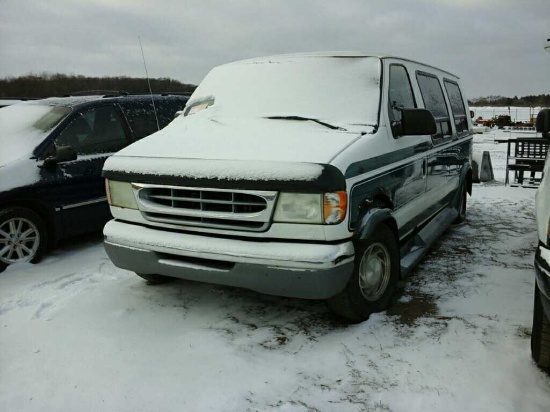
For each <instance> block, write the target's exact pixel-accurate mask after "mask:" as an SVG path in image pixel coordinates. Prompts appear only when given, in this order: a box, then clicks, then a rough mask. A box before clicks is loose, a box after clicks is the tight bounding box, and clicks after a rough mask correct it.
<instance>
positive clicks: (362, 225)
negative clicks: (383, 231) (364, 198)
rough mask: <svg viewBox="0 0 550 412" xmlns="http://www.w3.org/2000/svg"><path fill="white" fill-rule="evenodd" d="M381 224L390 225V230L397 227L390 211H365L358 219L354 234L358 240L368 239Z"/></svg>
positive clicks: (381, 209)
mask: <svg viewBox="0 0 550 412" xmlns="http://www.w3.org/2000/svg"><path fill="white" fill-rule="evenodd" d="M382 223H390V228H391V229H393V228H394V227H397V225H396V223H395V219H394V218H393V215H392V211H391V209H387V208H373V209H369V210H367V212H366V213H365V214H364V215H363V216H362V217H361V218H360V219H359V222H358V225H357V230H356V233H357V235H358V237H359V239H362V240H363V239H368V238H369V237H370V236H371V235H372V234H373V233H374V230H375V229H376V227H377V226H378V225H380V224H382Z"/></svg>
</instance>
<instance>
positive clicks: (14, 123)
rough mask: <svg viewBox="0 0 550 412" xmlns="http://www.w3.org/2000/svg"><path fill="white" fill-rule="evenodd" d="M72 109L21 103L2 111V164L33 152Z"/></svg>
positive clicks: (0, 125) (0, 138)
mask: <svg viewBox="0 0 550 412" xmlns="http://www.w3.org/2000/svg"><path fill="white" fill-rule="evenodd" d="M70 112H71V108H70V107H66V106H48V105H40V104H34V103H20V104H14V105H12V106H8V107H3V108H1V109H0V147H2V150H0V165H4V164H6V163H9V162H11V161H13V160H17V159H19V158H21V157H22V156H24V155H27V154H30V153H32V151H33V150H34V149H35V148H36V146H38V145H39V144H40V143H41V142H42V140H43V139H44V137H45V136H46V135H47V133H48V132H49V131H50V130H52V129H53V128H54V127H55V126H56V125H57V124H58V123H59V122H60V121H61V120H62V119H63V118H64V117H65V116H67V115H68V114H69V113H70Z"/></svg>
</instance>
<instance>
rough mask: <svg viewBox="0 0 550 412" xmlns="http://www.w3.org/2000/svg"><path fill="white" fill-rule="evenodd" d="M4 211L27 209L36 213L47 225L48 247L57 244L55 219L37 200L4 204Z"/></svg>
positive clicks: (2, 206)
mask: <svg viewBox="0 0 550 412" xmlns="http://www.w3.org/2000/svg"><path fill="white" fill-rule="evenodd" d="M0 207H1V208H2V209H5V208H9V207H22V208H25V209H29V210H32V211H33V212H34V213H36V214H37V215H38V216H40V217H41V218H42V219H43V220H44V223H45V224H46V231H47V234H48V243H47V246H48V247H50V246H53V245H54V244H55V242H56V241H57V240H58V236H59V234H58V232H57V227H56V225H55V222H54V217H53V216H52V214H51V213H50V211H49V210H48V208H47V207H46V206H45V205H43V204H42V203H40V202H38V201H36V200H30V199H25V200H15V201H12V202H9V203H4V204H2V205H1V206H0Z"/></svg>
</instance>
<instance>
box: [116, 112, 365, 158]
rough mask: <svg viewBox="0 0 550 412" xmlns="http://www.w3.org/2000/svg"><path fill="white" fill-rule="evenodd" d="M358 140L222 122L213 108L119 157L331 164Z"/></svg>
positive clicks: (305, 123)
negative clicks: (339, 154)
mask: <svg viewBox="0 0 550 412" xmlns="http://www.w3.org/2000/svg"><path fill="white" fill-rule="evenodd" d="M335 126H338V127H342V128H346V129H347V127H346V126H345V125H344V126H341V125H335ZM365 128H366V127H365V126H363V129H365ZM359 136H360V133H359V132H358V131H357V130H355V131H353V132H348V131H342V130H334V129H330V128H328V127H327V126H324V125H322V124H319V123H316V122H314V121H310V120H290V119H267V118H256V119H237V118H223V117H220V116H216V114H215V109H214V107H212V108H210V109H208V110H205V111H204V112H200V113H197V114H195V115H191V116H188V117H183V116H180V117H178V118H176V119H175V120H174V121H173V122H172V123H170V124H169V125H168V126H167V127H166V128H164V129H163V130H160V131H159V132H157V133H154V134H153V135H151V136H148V137H147V138H145V139H142V140H140V141H138V142H136V143H134V144H132V145H131V146H128V147H127V148H125V149H123V150H121V151H120V152H118V153H117V154H116V155H115V156H116V157H118V156H127V157H147V158H187V159H212V160H214V159H217V160H258V161H285V162H310V163H329V162H330V161H331V160H332V159H333V158H334V156H335V155H337V154H338V153H339V152H340V151H341V150H343V149H344V148H345V147H347V146H348V145H349V144H351V143H352V142H353V141H355V140H356V139H357V138H358V137H359Z"/></svg>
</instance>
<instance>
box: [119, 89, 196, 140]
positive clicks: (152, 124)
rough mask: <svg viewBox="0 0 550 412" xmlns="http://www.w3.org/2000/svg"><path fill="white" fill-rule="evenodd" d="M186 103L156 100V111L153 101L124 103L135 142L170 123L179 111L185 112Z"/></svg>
mask: <svg viewBox="0 0 550 412" xmlns="http://www.w3.org/2000/svg"><path fill="white" fill-rule="evenodd" d="M184 106H185V102H183V101H179V100H172V99H164V100H163V99H155V109H156V111H157V117H158V127H157V117H155V110H154V109H153V103H152V102H151V100H149V99H148V100H143V101H136V102H131V103H122V107H123V110H124V114H125V115H126V119H127V120H128V124H129V125H130V129H132V135H133V138H134V140H138V139H141V138H143V137H145V136H149V135H150V134H152V133H155V132H156V131H158V130H159V127H160V128H161V129H162V128H163V127H165V126H166V125H167V124H168V123H170V122H171V121H172V120H173V119H174V116H175V114H176V112H177V111H178V110H183V107H184Z"/></svg>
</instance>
